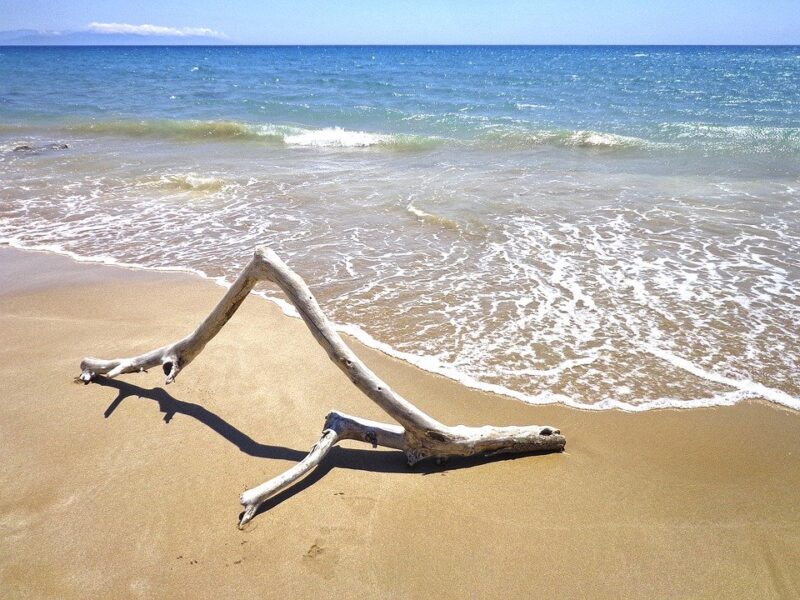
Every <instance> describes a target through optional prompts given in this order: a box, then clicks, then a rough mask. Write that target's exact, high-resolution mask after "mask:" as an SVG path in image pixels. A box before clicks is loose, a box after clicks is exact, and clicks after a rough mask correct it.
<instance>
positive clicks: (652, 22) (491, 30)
mask: <svg viewBox="0 0 800 600" xmlns="http://www.w3.org/2000/svg"><path fill="white" fill-rule="evenodd" d="M91 23H95V24H100V25H94V26H93V27H95V28H100V29H102V28H103V27H105V28H106V29H109V28H110V29H112V30H113V29H114V28H115V27H116V28H118V29H119V28H122V29H124V28H125V27H126V26H137V27H138V26H141V25H151V26H155V27H168V28H171V29H175V30H177V31H193V30H198V29H200V30H210V32H208V35H215V34H214V33H212V32H219V33H224V34H225V35H226V36H227V38H228V39H229V40H230V41H231V42H239V43H250V44H800V0H725V1H722V0H710V1H703V0H694V1H689V0H635V1H634V0H594V1H593V0H538V1H537V0H529V1H523V0H495V1H494V2H491V1H488V0H480V1H478V0H372V1H366V0H349V1H347V2H339V1H336V0H327V1H326V0H279V1H268V0H228V1H227V2H225V3H224V4H223V3H222V2H218V1H214V2H212V1H211V0H176V1H167V0H139V1H136V2H133V1H126V2H122V1H118V0H80V1H71V0H0V30H9V29H21V28H31V29H45V30H82V29H87V28H89V25H90V24H91ZM143 31H146V29H145V30H143Z"/></svg>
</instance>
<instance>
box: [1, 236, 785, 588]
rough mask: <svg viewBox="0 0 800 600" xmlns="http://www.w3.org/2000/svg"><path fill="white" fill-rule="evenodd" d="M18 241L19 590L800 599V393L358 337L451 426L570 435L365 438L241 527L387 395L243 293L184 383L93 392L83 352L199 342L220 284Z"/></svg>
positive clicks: (12, 463) (4, 305)
mask: <svg viewBox="0 0 800 600" xmlns="http://www.w3.org/2000/svg"><path fill="white" fill-rule="evenodd" d="M0 254H2V260H0V290H2V293H0V354H1V355H2V360H0V381H2V382H3V384H2V385H3V393H2V395H0V440H2V441H1V442H0V443H1V444H2V450H3V454H4V459H5V460H4V469H3V470H2V471H0V490H2V491H0V540H2V543H0V588H2V589H4V590H7V591H8V592H9V593H10V594H11V596H13V597H63V598H70V597H86V596H89V595H105V596H113V597H145V598H148V597H164V596H175V595H191V596H192V597H198V598H205V597H209V598H210V597H219V596H221V595H226V594H231V593H232V592H235V593H236V594H237V596H238V597H244V598H264V597H271V598H279V597H316V596H319V595H320V594H323V593H325V594H329V595H334V594H341V595H355V594H368V595H370V596H372V597H421V596H432V595H435V596H437V597H441V598H455V597H464V596H471V597H491V596H495V595H497V594H498V593H502V594H504V595H506V596H508V597H515V598H516V597H519V598H522V597H530V594H531V592H532V591H533V590H548V592H549V593H552V594H559V595H565V596H567V597H592V598H606V597H607V598H620V597H642V598H644V597H709V598H711V597H730V598H738V597H761V598H782V597H793V596H795V595H797V594H798V593H800V575H798V573H797V570H796V568H795V567H796V565H797V564H800V511H798V509H797V502H796V490H797V489H800V447H799V445H798V440H800V414H798V413H797V411H793V410H790V409H787V408H781V407H778V406H775V405H773V404H770V403H767V402H765V401H752V400H751V401H743V402H741V403H739V404H736V405H735V406H730V407H715V408H696V409H692V410H675V409H673V410H651V411H646V412H640V413H630V412H622V411H585V410H576V409H573V408H569V407H566V406H562V405H540V406H532V405H527V404H523V403H521V402H518V401H515V400H513V399H509V398H506V397H502V396H497V395H493V394H487V393H482V392H479V391H476V390H471V389H469V388H465V387H464V386H462V385H460V384H458V383H456V382H454V381H452V380H449V379H446V378H444V377H442V376H438V375H434V374H431V373H428V372H425V371H422V370H420V369H417V368H416V367H413V366H411V365H408V364H406V363H404V362H402V361H399V360H397V359H394V358H391V357H389V356H386V355H384V354H382V353H381V352H379V351H377V350H374V349H370V348H367V347H365V346H362V345H360V344H358V343H357V342H356V343H353V344H352V347H353V348H354V350H355V351H356V352H357V353H358V355H359V356H360V357H362V358H363V359H364V360H365V362H366V363H367V364H368V365H369V366H370V368H372V369H374V370H375V371H376V372H377V373H379V374H380V376H381V377H383V378H385V379H386V381H387V383H389V384H390V385H392V386H393V387H394V388H395V389H397V391H398V392H399V393H402V394H404V395H406V396H407V397H408V398H409V399H410V400H411V401H413V402H414V403H416V404H418V405H419V406H420V408H422V409H423V410H425V411H427V412H429V413H430V414H431V415H432V416H435V417H436V418H437V419H441V420H442V421H443V422H446V423H448V424H457V423H465V424H470V425H474V424H482V423H491V424H496V425H502V424H512V423H513V424H526V423H537V424H541V425H545V424H548V425H552V426H555V427H558V428H559V429H561V430H562V432H563V433H564V434H565V436H566V437H567V450H566V452H564V453H561V454H553V455H543V456H525V457H519V458H506V459H499V460H484V461H460V460H451V461H450V462H448V463H445V464H444V465H435V464H422V465H421V466H419V467H417V468H413V469H409V468H407V467H406V466H405V464H404V463H403V461H402V458H401V457H400V456H399V455H398V454H397V453H396V452H393V451H385V450H372V449H371V448H368V447H365V446H364V445H363V444H361V445H359V444H355V443H344V444H342V445H341V447H340V448H337V449H336V450H334V451H332V453H331V456H330V457H329V459H328V462H327V463H326V464H323V465H322V466H321V467H320V468H318V469H317V470H316V471H315V472H314V473H312V474H310V475H309V476H308V477H307V478H306V479H305V480H303V481H301V482H300V483H298V484H297V485H296V486H295V487H294V488H291V489H290V490H288V491H287V492H284V493H282V494H280V495H279V496H278V497H277V498H276V499H275V500H274V501H269V502H268V504H267V510H266V511H265V512H263V513H262V514H260V515H258V516H257V517H256V518H255V519H254V521H253V522H252V523H251V524H250V525H248V527H246V528H245V531H243V532H240V531H239V530H238V529H237V528H236V518H237V516H238V514H239V512H240V510H241V507H240V506H239V504H238V494H239V492H241V491H242V490H244V489H246V488H248V487H252V486H253V485H257V484H258V483H260V482H261V481H264V480H265V479H268V478H269V477H272V476H273V475H275V474H277V473H280V472H282V471H283V470H285V469H286V468H287V467H288V466H289V465H291V463H292V462H296V461H297V460H300V459H301V458H302V457H303V456H305V453H306V452H307V449H308V447H309V446H310V445H311V444H312V443H314V441H316V439H317V436H318V431H319V428H320V426H321V425H322V422H323V419H324V416H325V414H326V412H327V411H328V410H330V409H337V410H343V411H346V412H350V413H352V414H356V415H358V416H362V417H365V418H375V419H381V418H383V419H384V420H385V416H383V413H382V412H381V411H380V410H379V409H378V408H377V407H375V406H374V405H372V404H371V403H370V402H369V401H368V400H367V399H366V398H364V397H363V396H362V395H361V394H360V393H359V392H358V390H356V389H355V388H354V387H353V386H352V385H351V384H350V382H349V381H347V380H346V378H344V377H343V376H342V375H341V373H340V372H339V371H338V370H337V369H336V367H335V365H333V364H331V363H330V361H329V360H328V358H327V356H326V355H325V353H324V351H323V350H322V349H321V348H320V347H319V346H318V345H317V344H316V342H314V341H313V339H312V338H311V336H310V334H309V332H308V331H307V329H306V328H305V326H304V324H303V323H302V322H300V321H299V320H297V319H289V318H286V317H285V316H284V315H283V314H282V313H281V311H280V309H279V308H278V307H277V306H275V305H273V304H271V303H260V302H245V303H244V304H243V306H242V307H241V309H240V311H239V312H238V313H237V314H236V316H235V317H234V318H233V319H232V320H231V321H230V323H228V325H226V327H225V328H224V329H223V330H222V332H220V334H219V336H218V337H217V338H215V339H214V340H213V341H212V342H211V343H210V344H209V345H208V347H207V348H206V350H205V351H204V352H203V353H202V354H201V355H200V356H199V357H198V358H197V359H196V361H195V362H193V363H192V365H190V366H189V367H187V369H186V371H184V372H183V373H182V374H181V376H180V378H179V379H178V381H177V382H176V383H175V384H173V385H170V386H168V387H164V386H163V377H162V375H161V373H160V372H159V373H155V372H151V373H146V374H137V375H129V376H123V377H120V378H119V379H118V380H113V381H110V382H103V383H98V384H92V385H88V386H83V385H75V384H74V383H73V382H72V379H73V378H74V377H75V376H76V375H77V374H78V362H79V361H80V359H81V358H82V357H83V355H85V354H96V355H109V356H110V355H116V354H123V355H128V354H133V353H135V352H139V351H143V350H148V349H151V348H153V347H156V346H158V345H161V344H163V343H166V342H169V341H172V340H173V339H177V337H179V336H181V335H184V334H185V333H186V331H188V330H190V329H191V328H193V327H195V326H196V325H197V323H198V322H199V321H200V320H201V319H202V318H203V317H205V315H206V314H207V312H208V310H209V309H210V308H211V307H212V306H213V305H214V304H215V303H216V301H217V300H218V299H219V297H220V291H219V289H218V288H217V286H212V285H210V284H205V283H203V282H201V281H199V280H198V279H197V278H195V277H190V276H188V275H179V274H174V273H173V274H171V275H167V274H164V273H160V274H159V273H156V272H154V271H132V270H128V269H122V268H119V269H113V268H106V267H103V266H100V265H96V264H87V263H76V262H74V261H71V260H69V259H67V258H64V257H59V256H56V255H52V254H46V253H38V252H37V253H34V252H23V251H18V250H7V249H5V248H3V249H0ZM348 342H350V340H348ZM476 567H480V568H476Z"/></svg>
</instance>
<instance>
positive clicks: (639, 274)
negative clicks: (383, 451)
mask: <svg viewBox="0 0 800 600" xmlns="http://www.w3.org/2000/svg"><path fill="white" fill-rule="evenodd" d="M0 243H2V244H7V245H13V246H16V247H20V248H31V249H40V250H50V251H54V252H60V253H66V254H69V255H71V256H73V257H75V258H79V259H81V260H90V261H100V262H107V263H118V264H124V265H130V266H138V267H143V268H154V269H177V270H189V271H193V272H197V273H200V274H202V275H204V276H206V277H209V278H212V279H214V280H216V281H219V282H221V283H224V282H226V281H227V282H229V281H231V280H232V279H233V278H234V277H235V276H236V274H237V272H238V270H239V269H240V268H241V267H242V266H243V265H244V264H245V263H246V262H247V261H248V260H249V258H250V256H251V254H252V250H253V248H254V247H255V246H256V245H259V244H266V245H269V246H270V247H272V248H273V249H274V250H275V251H276V252H278V253H279V254H280V255H281V256H282V257H283V258H284V259H285V260H286V261H287V262H288V263H289V265H290V266H291V267H292V268H294V269H295V270H296V271H297V272H298V273H299V274H301V275H302V276H303V277H304V278H305V279H306V280H307V282H308V283H309V285H310V286H311V288H312V290H313V291H314V293H315V294H316V295H317V296H318V298H319V300H320V303H321V305H322V307H323V308H324V309H325V310H326V311H327V312H328V314H329V315H330V316H331V318H332V319H333V320H334V321H336V322H337V323H338V324H339V325H340V328H341V329H342V331H345V332H348V333H351V334H353V335H354V336H355V337H357V338H358V339H360V340H361V341H363V342H365V343H367V344H368V345H371V346H373V347H377V348H380V349H381V350H383V351H385V352H387V353H389V354H391V355H394V356H397V357H400V358H402V359H404V360H407V361H409V362H412V363H414V364H416V365H418V366H420V367H422V368H424V369H427V370H429V371H433V372H436V373H440V374H442V375H445V376H448V377H452V378H455V379H458V380H459V381H462V382H464V383H465V384H467V385H469V386H472V387H477V388H480V389H485V390H488V391H493V392H499V393H503V394H507V395H510V396H513V397H516V398H518V399H520V400H523V401H525V402H530V403H534V404H537V403H550V402H562V403H565V404H568V405H570V406H575V407H580V408H584V409H622V410H631V411H635V410H648V409H654V408H664V407H683V408H692V407H700V406H712V405H727V404H732V403H735V402H737V401H741V400H743V399H750V398H761V399H764V400H767V401H769V402H773V403H776V404H779V405H781V406H784V407H790V408H793V409H800V344H798V339H800V277H799V276H800V47H621V46H619V47H582V46H576V47H570V46H558V47H476V46H469V47H439V46H436V47H102V48H101V47H86V48H75V47H71V48H66V47H65V48H11V47H5V48H0ZM261 292H262V293H263V294H264V295H265V296H267V297H273V296H274V295H276V292H275V291H274V290H273V289H271V288H269V287H264V288H263V289H262V290H261ZM284 307H285V309H286V310H287V312H291V310H290V309H289V308H288V307H286V305H285V304H284ZM153 310H157V307H153ZM167 341H168V340H165V342H167ZM266 351H268V349H265V352H266ZM120 352H122V353H124V352H125V348H124V345H123V346H122V347H120Z"/></svg>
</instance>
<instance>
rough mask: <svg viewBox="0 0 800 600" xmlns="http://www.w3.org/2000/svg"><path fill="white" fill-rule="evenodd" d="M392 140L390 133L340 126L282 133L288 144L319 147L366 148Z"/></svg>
mask: <svg viewBox="0 0 800 600" xmlns="http://www.w3.org/2000/svg"><path fill="white" fill-rule="evenodd" d="M391 140H392V136H390V135H382V134H378V133H367V132H365V131H348V130H346V129H342V128H341V127H326V128H325V129H316V130H310V129H309V130H304V131H298V132H296V133H286V134H284V135H283V141H284V143H286V144H288V145H290V146H315V147H319V148H368V147H370V146H378V145H380V144H386V143H388V142H390V141H391Z"/></svg>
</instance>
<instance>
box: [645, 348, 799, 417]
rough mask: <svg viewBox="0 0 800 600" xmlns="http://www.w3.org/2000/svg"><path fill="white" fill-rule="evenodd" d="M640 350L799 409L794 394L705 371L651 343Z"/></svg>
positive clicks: (713, 379)
mask: <svg viewBox="0 0 800 600" xmlns="http://www.w3.org/2000/svg"><path fill="white" fill-rule="evenodd" d="M641 348H642V350H644V351H645V352H647V353H649V354H652V355H653V356H655V357H656V358H660V359H661V360H665V361H667V362H668V363H670V364H671V365H673V366H675V367H678V368H679V369H682V370H684V371H686V372H687V373H691V374H692V375H694V376H696V377H700V378H702V379H705V380H707V381H713V382H714V383H720V384H722V385H727V386H730V387H733V388H736V389H737V390H740V391H742V392H745V393H748V394H752V395H754V396H761V397H762V398H765V399H766V400H769V401H770V402H775V403H776V404H782V405H783V406H788V407H789V408H794V409H796V410H800V398H795V397H794V396H790V395H789V394H787V393H786V392H784V391H782V390H778V389H775V388H771V387H768V386H766V385H763V384H761V383H758V382H755V381H752V380H750V379H744V380H742V379H734V378H732V377H725V376H724V375H720V374H718V373H714V372H712V371H706V370H705V369H701V368H700V367H698V366H697V365H695V364H694V363H692V362H691V361H688V360H686V359H685V358H681V357H679V356H675V355H674V354H672V353H671V352H668V351H667V350H662V349H661V348H657V347H656V346H653V345H652V344H643V345H642V346H641Z"/></svg>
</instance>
